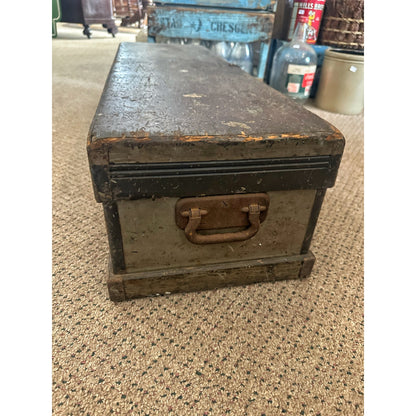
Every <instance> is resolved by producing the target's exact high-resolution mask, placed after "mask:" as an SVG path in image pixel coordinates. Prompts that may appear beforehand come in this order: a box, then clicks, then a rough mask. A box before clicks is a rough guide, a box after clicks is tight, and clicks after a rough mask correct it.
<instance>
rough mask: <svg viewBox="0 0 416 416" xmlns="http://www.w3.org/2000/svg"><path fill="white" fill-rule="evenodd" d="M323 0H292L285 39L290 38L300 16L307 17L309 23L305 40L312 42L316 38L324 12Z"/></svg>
mask: <svg viewBox="0 0 416 416" xmlns="http://www.w3.org/2000/svg"><path fill="white" fill-rule="evenodd" d="M324 7H325V0H308V1H297V0H294V1H293V11H292V16H291V19H290V26H289V32H288V35H287V40H292V36H293V32H294V31H295V28H296V25H297V24H298V21H299V19H300V18H301V17H307V18H308V23H309V29H310V30H309V33H308V38H307V42H308V43H311V44H314V43H316V41H317V39H318V33H319V27H320V26H321V20H322V15H323V13H324Z"/></svg>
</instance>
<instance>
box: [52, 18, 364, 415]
mask: <svg viewBox="0 0 416 416" xmlns="http://www.w3.org/2000/svg"><path fill="white" fill-rule="evenodd" d="M68 27H69V26H68V25H64V24H61V25H58V38H56V39H53V41H52V53H53V80H52V81H53V166H52V169H53V201H52V202H53V206H52V210H53V255H52V260H53V287H52V296H53V298H52V307H53V334H52V336H53V338H52V353H53V356H52V366H53V367H52V369H53V375H52V390H53V392H52V393H53V396H52V397H53V399H52V402H53V413H54V414H56V415H74V416H77V415H91V416H92V415H110V414H120V415H128V414H133V415H163V416H164V415H179V416H182V415H183V416H185V415H190V416H194V415H227V414H230V415H259V416H260V415H267V416H269V415H281V414H282V415H283V414H286V415H314V416H319V415H320V416H331V415H347V416H350V415H362V414H363V412H364V410H363V403H364V380H363V373H364V365H363V355H364V347H363V339H364V334H363V332H364V331H363V325H364V322H363V314H364V312H363V311H364V299H363V297H364V272H363V269H364V266H363V244H364V238H363V218H364V215H363V176H364V174H363V135H364V132H363V130H364V126H363V124H364V122H363V119H364V116H363V115H362V114H361V115H356V116H347V115H340V114H333V113H329V112H325V111H322V110H319V109H317V108H315V107H314V106H313V102H312V103H311V105H309V106H308V108H309V109H310V110H311V111H313V112H315V113H316V114H318V115H319V116H321V117H322V118H324V119H326V120H328V121H329V122H330V123H332V124H334V125H335V126H336V127H337V128H338V129H340V130H341V132H342V133H343V134H344V135H345V137H346V148H345V153H344V156H343V160H342V163H341V167H340V170H339V174H338V178H337V182H336V185H335V187H334V188H331V189H329V190H328V191H327V194H326V197H325V201H324V203H323V206H322V210H321V215H320V219H319V221H318V225H317V227H316V230H315V235H314V239H313V241H312V245H311V250H312V251H313V253H314V254H315V256H316V258H317V261H316V263H315V266H314V269H313V272H312V275H311V276H310V278H308V279H305V280H301V281H300V280H292V281H280V282H275V283H262V284H255V285H250V286H243V287H233V288H227V289H220V290H213V291H206V292H200V293H187V294H175V295H169V296H162V297H151V298H145V299H137V300H133V301H127V302H122V303H118V304H115V303H113V302H111V301H110V300H109V298H108V293H107V287H106V277H107V264H108V258H107V256H108V242H107V237H106V230H105V224H104V218H103V212H102V207H101V205H100V204H98V203H96V202H95V200H94V195H93V190H92V185H91V179H90V173H89V168H88V161H87V155H86V138H87V134H88V129H89V126H90V123H91V120H92V118H93V115H94V113H95V110H96V107H97V104H98V100H99V98H100V95H101V92H102V89H103V86H104V83H105V80H106V77H107V74H108V72H109V69H110V66H111V64H112V61H113V59H114V56H115V53H116V50H117V47H118V44H119V42H120V41H133V42H134V41H135V35H134V34H131V33H129V32H121V33H119V34H117V36H116V37H115V38H112V37H111V36H110V35H108V34H107V33H106V32H105V31H99V30H98V31H97V30H95V31H94V29H93V36H92V38H91V39H87V38H86V37H84V36H83V35H82V34H81V31H82V29H77V30H79V32H77V33H76V34H75V35H74V34H73V33H72V32H70V30H69V29H68Z"/></svg>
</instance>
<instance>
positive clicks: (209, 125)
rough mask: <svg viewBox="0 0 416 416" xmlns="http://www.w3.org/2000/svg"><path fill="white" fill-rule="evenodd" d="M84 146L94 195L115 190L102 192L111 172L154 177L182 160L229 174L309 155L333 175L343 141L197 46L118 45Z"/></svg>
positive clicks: (301, 159) (175, 167)
mask: <svg viewBox="0 0 416 416" xmlns="http://www.w3.org/2000/svg"><path fill="white" fill-rule="evenodd" d="M87 148H88V153H89V160H90V167H91V172H92V175H93V182H94V185H95V187H97V186H98V187H99V188H100V190H99V192H98V191H97V189H96V197H97V199H101V200H103V199H108V196H109V195H110V194H111V197H112V198H114V197H117V195H115V194H114V192H110V188H111V186H112V185H111V184H110V181H111V179H113V183H114V180H117V177H118V178H119V179H120V178H121V177H124V179H126V177H128V176H129V173H127V172H130V173H131V172H133V173H134V172H135V173H134V174H133V176H137V172H138V171H140V172H141V173H140V175H142V176H143V175H144V176H146V175H147V176H148V177H149V176H152V177H157V176H158V175H159V176H160V169H161V168H163V169H168V170H169V171H170V173H169V175H174V172H175V171H178V169H180V167H181V166H187V168H188V169H194V168H195V167H196V168H197V169H198V172H204V169H205V172H207V170H208V171H210V170H211V171H212V170H215V169H220V170H222V172H230V169H231V171H233V170H234V171H236V170H238V169H239V166H240V165H241V166H242V167H243V168H244V169H246V170H247V169H248V170H250V169H252V168H251V167H252V166H253V164H254V165H257V166H258V165H262V164H264V163H265V164H266V165H268V166H269V165H270V163H269V162H272V164H273V163H274V164H276V163H277V162H278V163H280V165H282V163H283V162H287V163H289V162H290V161H292V162H293V163H295V164H298V162H302V163H310V162H311V161H312V159H311V158H316V157H318V159H314V161H315V162H318V163H324V162H325V163H327V165H328V163H329V164H330V165H331V168H332V171H334V170H335V173H336V169H337V168H338V163H337V162H334V161H333V159H334V158H335V159H336V160H338V161H339V159H340V156H341V154H342V151H343V148H344V138H343V136H342V134H341V133H340V132H339V131H338V130H337V129H336V128H335V127H333V126H332V125H330V124H329V123H328V122H326V121H324V120H322V119H321V118H320V117H318V116H316V115H315V114H312V113H311V112H309V111H307V110H306V109H304V108H303V107H302V106H299V105H298V104H296V103H295V102H293V101H292V100H291V99H289V98H287V97H285V96H283V95H282V94H280V93H279V92H277V91H276V90H274V89H273V88H271V87H269V86H268V85H266V84H265V83H263V82H262V81H261V80H259V79H257V78H255V77H252V76H250V75H248V74H246V73H245V72H243V71H242V70H241V69H240V68H239V67H237V66H235V65H230V64H229V63H227V62H226V61H224V60H222V59H221V58H218V57H216V56H215V55H213V54H212V52H211V51H209V50H208V49H206V48H203V47H200V46H192V45H185V46H184V45H170V44H169V45H167V44H150V43H121V44H120V47H119V50H118V52H117V55H116V57H115V60H114V63H113V66H112V68H111V70H110V73H109V75H108V78H107V82H106V85H105V87H104V91H103V93H102V96H101V100H100V102H99V105H98V108H97V111H96V114H95V116H94V119H93V122H92V124H91V128H90V131H89V135H88V146H87ZM335 159H334V160H335ZM330 160H331V161H332V162H330ZM263 161H267V162H264V163H263ZM240 162H241V163H240ZM247 163H248V165H247ZM287 163H286V165H287ZM243 165H244V166H243ZM201 169H202V171H201ZM266 170H267V169H266ZM111 172H113V176H114V178H111V175H112V174H111ZM188 172H191V171H188ZM191 175H192V174H191ZM130 177H131V175H130ZM188 179H189V176H188ZM162 185H163V184H162ZM325 186H328V183H326V184H325ZM329 186H330V185H329ZM97 192H98V193H100V194H101V196H99V195H98V193H97ZM139 193H140V192H139ZM104 194H107V197H105V195H104ZM118 196H120V197H123V196H122V194H118ZM136 196H138V197H144V196H149V195H148V194H146V195H145V194H141V195H136ZM150 196H151V195H150ZM130 197H132V195H130Z"/></svg>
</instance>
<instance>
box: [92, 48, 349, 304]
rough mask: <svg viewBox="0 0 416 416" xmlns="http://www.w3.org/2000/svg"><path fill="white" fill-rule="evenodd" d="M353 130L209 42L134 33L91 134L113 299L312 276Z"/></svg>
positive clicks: (118, 60)
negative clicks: (321, 226) (329, 196)
mask: <svg viewBox="0 0 416 416" xmlns="http://www.w3.org/2000/svg"><path fill="white" fill-rule="evenodd" d="M343 148H344V138H343V136H342V134H341V133H340V132H339V131H338V130H337V129H336V128H334V127H333V126H331V125H330V124H329V123H327V122H326V121H324V120H322V119H321V118H319V117H318V116H316V115H314V114H312V113H310V112H309V111H307V110H305V109H304V108H303V107H301V106H299V105H298V104H296V103H294V102H293V101H291V100H290V99H289V98H286V97H284V96H283V95H281V94H280V93H279V92H277V91H276V90H274V89H272V88H271V87H269V86H268V85H266V84H265V83H263V82H262V81H260V80H258V79H256V78H253V77H251V76H250V75H248V74H246V73H245V72H243V71H242V70H241V69H240V68H238V67H236V66H233V65H229V64H228V63H227V62H225V61H223V60H222V59H220V58H217V57H215V56H214V55H213V54H212V53H211V52H210V51H209V50H207V49H205V48H203V47H201V46H190V45H189V46H181V45H166V44H149V43H121V44H120V48H119V50H118V52H117V56H116V58H115V61H114V64H113V67H112V69H111V71H110V74H109V76H108V79H107V82H106V85H105V88H104V91H103V94H102V97H101V100H100V103H99V105H98V108H97V112H96V114H95V117H94V120H93V122H92V125H91V129H90V132H89V136H88V145H87V149H88V157H89V163H90V170H91V176H92V182H93V187H94V192H95V197H96V200H97V201H98V202H100V203H102V204H103V207H104V217H105V221H106V226H107V231H108V240H109V250H110V268H109V277H108V288H109V294H110V298H111V299H112V300H114V301H119V300H124V299H131V298H135V297H141V296H149V295H155V294H166V293H172V292H182V291H194V290H205V289H212V288H218V287H223V286H227V285H240V284H248V283H255V282H261V281H273V280H279V279H289V278H303V277H306V276H308V275H309V274H310V273H311V270H312V266H313V263H314V260H315V258H314V256H313V254H312V253H311V252H310V251H309V246H310V243H311V239H312V235H313V232H314V229H315V225H316V222H317V219H318V215H319V211H320V207H321V204H322V202H323V198H324V194H325V190H326V188H328V187H331V186H333V185H334V183H335V178H336V175H337V171H338V167H339V164H340V161H341V156H342V152H343Z"/></svg>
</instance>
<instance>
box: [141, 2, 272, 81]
mask: <svg viewBox="0 0 416 416" xmlns="http://www.w3.org/2000/svg"><path fill="white" fill-rule="evenodd" d="M148 21H149V27H148V36H149V38H148V39H149V42H157V41H158V38H159V37H166V38H186V39H198V40H205V41H226V42H241V43H250V44H252V45H253V49H254V62H253V64H254V66H255V68H256V74H257V77H258V78H261V79H263V77H264V74H265V69H266V63H267V57H268V53H269V47H270V39H271V34H272V30H273V23H274V13H271V12H266V11H259V10H255V11H253V10H242V9H219V8H210V7H183V6H177V7H173V6H160V5H159V6H150V7H149V8H148Z"/></svg>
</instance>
